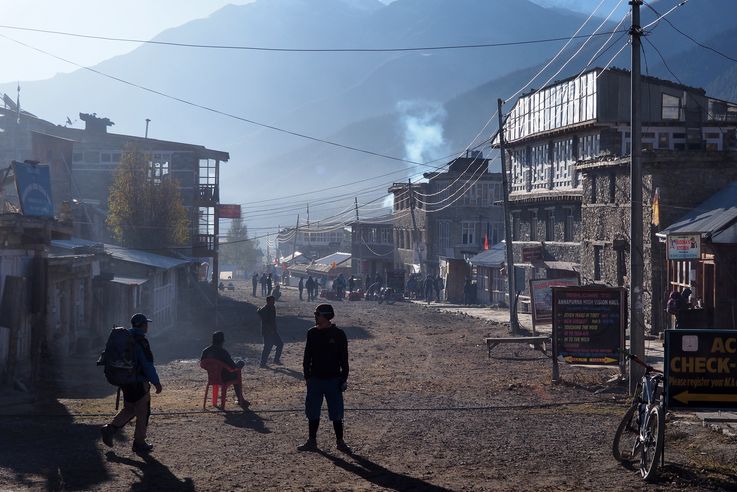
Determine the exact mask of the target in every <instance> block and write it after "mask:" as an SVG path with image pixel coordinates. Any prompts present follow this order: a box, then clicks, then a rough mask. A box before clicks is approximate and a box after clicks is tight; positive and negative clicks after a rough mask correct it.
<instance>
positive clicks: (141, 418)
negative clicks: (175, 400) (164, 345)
mask: <svg viewBox="0 0 737 492" xmlns="http://www.w3.org/2000/svg"><path fill="white" fill-rule="evenodd" d="M150 322H151V320H150V319H148V318H147V317H146V316H145V315H143V314H141V313H137V314H134V315H133V317H131V327H130V328H129V329H127V330H126V329H124V328H115V329H113V331H112V333H111V334H110V337H109V338H108V342H107V345H106V346H105V353H104V354H103V358H104V365H105V376H106V377H107V379H108V381H109V382H110V383H112V384H115V385H116V386H119V387H120V389H121V390H122V392H123V408H122V409H121V410H120V411H119V412H118V414H117V415H116V416H115V417H114V418H113V420H112V422H110V423H109V424H107V425H105V426H103V427H102V429H101V431H102V442H104V443H105V445H107V446H109V447H112V446H113V436H114V435H115V433H116V432H118V430H119V429H120V428H122V427H123V426H124V425H125V424H127V423H128V422H130V421H131V420H132V419H133V418H134V417H135V419H136V430H135V433H134V434H133V451H134V452H136V453H148V452H150V451H151V450H152V449H153V445H151V444H149V443H147V442H146V431H147V429H148V418H149V416H150V415H151V385H152V384H153V385H154V387H155V388H156V393H157V394H159V393H161V382H160V381H159V375H158V374H157V373H156V368H155V367H154V356H153V353H152V352H151V346H150V345H149V343H148V340H147V339H146V332H147V331H148V324H149V323H150Z"/></svg>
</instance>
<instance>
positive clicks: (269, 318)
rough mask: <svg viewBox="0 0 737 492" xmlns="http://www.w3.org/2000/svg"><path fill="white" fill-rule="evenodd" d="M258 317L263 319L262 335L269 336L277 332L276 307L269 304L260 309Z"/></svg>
mask: <svg viewBox="0 0 737 492" xmlns="http://www.w3.org/2000/svg"><path fill="white" fill-rule="evenodd" d="M258 316H259V318H261V334H262V335H267V334H272V333H275V332H276V307H275V306H269V305H268V304H266V305H264V306H262V307H260V308H259V309H258Z"/></svg>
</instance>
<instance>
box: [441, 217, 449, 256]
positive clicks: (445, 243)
mask: <svg viewBox="0 0 737 492" xmlns="http://www.w3.org/2000/svg"><path fill="white" fill-rule="evenodd" d="M438 247H439V248H440V252H441V253H443V254H445V250H446V249H449V248H450V221H447V220H441V221H439V222H438Z"/></svg>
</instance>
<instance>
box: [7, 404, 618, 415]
mask: <svg viewBox="0 0 737 492" xmlns="http://www.w3.org/2000/svg"><path fill="white" fill-rule="evenodd" d="M619 403H620V402H619V401H617V400H612V399H596V400H587V401H565V402H551V403H534V404H520V405H479V406H462V407H448V406H442V407H440V406H439V407H346V409H345V411H346V412H367V413H372V412H374V413H380V412H487V411H513V410H537V409H544V408H556V407H571V406H579V405H616V404H619ZM240 412H241V411H240V410H237V411H223V410H185V411H170V412H151V415H152V416H156V417H181V416H196V415H222V414H226V413H240ZM302 412H304V408H303V407H298V408H297V407H295V408H264V409H259V410H253V409H251V408H249V409H248V410H246V411H245V413H302ZM114 415H115V414H114V413H23V414H0V420H3V419H35V418H50V417H56V418H64V417H67V418H68V417H73V418H87V417H105V418H108V417H112V416H114Z"/></svg>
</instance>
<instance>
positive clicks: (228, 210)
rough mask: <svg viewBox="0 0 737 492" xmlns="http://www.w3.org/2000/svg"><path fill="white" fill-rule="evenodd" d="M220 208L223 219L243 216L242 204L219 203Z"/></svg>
mask: <svg viewBox="0 0 737 492" xmlns="http://www.w3.org/2000/svg"><path fill="white" fill-rule="evenodd" d="M218 208H219V210H220V218H221V219H240V218H241V206H240V205H226V204H220V205H218Z"/></svg>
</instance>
